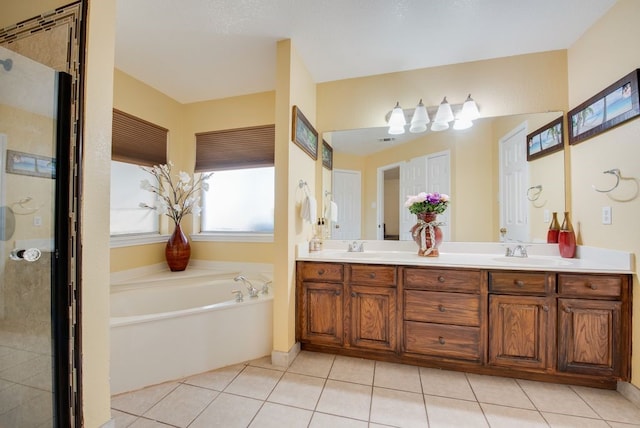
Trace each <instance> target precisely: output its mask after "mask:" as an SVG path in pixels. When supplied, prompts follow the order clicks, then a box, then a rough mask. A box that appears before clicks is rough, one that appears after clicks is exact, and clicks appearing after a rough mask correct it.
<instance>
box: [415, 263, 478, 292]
mask: <svg viewBox="0 0 640 428" xmlns="http://www.w3.org/2000/svg"><path fill="white" fill-rule="evenodd" d="M403 272H404V274H403V275H404V277H403V279H404V287H405V288H413V289H417V290H435V291H440V290H441V291H453V292H463V293H479V292H480V284H481V283H482V281H481V274H480V271H478V270H459V269H429V268H411V267H407V268H404V270H403Z"/></svg>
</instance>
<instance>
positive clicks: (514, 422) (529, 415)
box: [480, 403, 549, 428]
mask: <svg viewBox="0 0 640 428" xmlns="http://www.w3.org/2000/svg"><path fill="white" fill-rule="evenodd" d="M480 407H482V411H483V412H484V414H485V416H486V418H487V420H488V421H489V426H491V428H542V427H545V428H547V427H548V426H549V425H548V424H547V422H546V421H545V420H544V418H543V417H542V415H541V414H540V413H539V412H538V411H537V410H527V409H517V408H515V407H506V406H497V405H495V404H486V403H481V404H480Z"/></svg>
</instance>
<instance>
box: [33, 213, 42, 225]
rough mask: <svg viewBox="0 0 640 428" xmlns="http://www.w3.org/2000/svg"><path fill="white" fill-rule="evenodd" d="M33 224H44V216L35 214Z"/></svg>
mask: <svg viewBox="0 0 640 428" xmlns="http://www.w3.org/2000/svg"><path fill="white" fill-rule="evenodd" d="M33 225H34V226H36V227H40V226H42V217H40V216H37V215H36V216H33Z"/></svg>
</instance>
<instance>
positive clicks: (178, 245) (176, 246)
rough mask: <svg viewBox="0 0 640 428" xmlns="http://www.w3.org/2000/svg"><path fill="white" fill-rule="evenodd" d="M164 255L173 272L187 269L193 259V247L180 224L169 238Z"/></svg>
mask: <svg viewBox="0 0 640 428" xmlns="http://www.w3.org/2000/svg"><path fill="white" fill-rule="evenodd" d="M164 254H165V258H166V259H167V264H168V265H169V269H171V271H172V272H180V271H183V270H185V269H186V268H187V265H188V264H189V258H190V257H191V246H190V245H189V240H188V239H187V237H186V236H185V234H184V233H183V232H182V228H181V227H180V225H179V224H176V228H175V229H174V230H173V233H172V234H171V236H170V237H169V240H168V241H167V246H166V247H165V250H164Z"/></svg>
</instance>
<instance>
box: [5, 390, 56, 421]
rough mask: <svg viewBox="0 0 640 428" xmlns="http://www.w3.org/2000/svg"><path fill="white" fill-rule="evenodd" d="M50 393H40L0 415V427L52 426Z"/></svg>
mask: <svg viewBox="0 0 640 428" xmlns="http://www.w3.org/2000/svg"><path fill="white" fill-rule="evenodd" d="M52 407H53V406H52V397H51V393H47V392H42V391H40V393H39V394H37V395H35V396H33V397H29V398H28V399H27V400H25V401H22V402H21V404H20V405H19V406H17V407H14V408H13V409H11V410H9V411H8V412H4V413H1V414H0V427H2V428H4V427H7V428H9V427H11V428H14V427H15V428H18V427H19V428H23V427H40V426H48V427H51V426H53V411H52Z"/></svg>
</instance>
